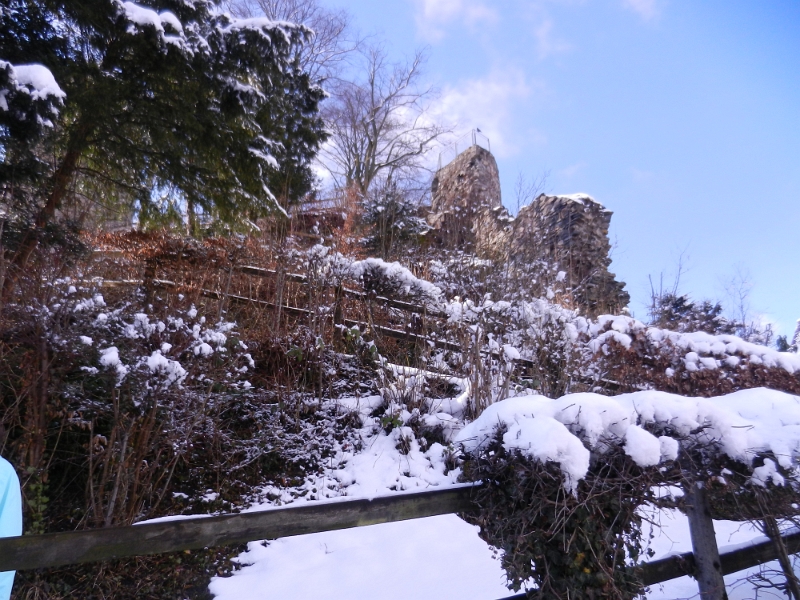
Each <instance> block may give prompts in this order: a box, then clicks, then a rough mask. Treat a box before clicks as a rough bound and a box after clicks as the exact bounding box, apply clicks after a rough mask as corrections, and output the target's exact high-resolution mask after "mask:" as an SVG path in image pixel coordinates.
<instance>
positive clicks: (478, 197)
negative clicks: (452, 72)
mask: <svg viewBox="0 0 800 600" xmlns="http://www.w3.org/2000/svg"><path fill="white" fill-rule="evenodd" d="M611 215H612V213H611V211H610V210H607V209H606V208H605V207H604V206H603V205H602V204H600V203H599V202H597V201H596V200H594V199H593V198H592V197H591V196H588V195H586V194H574V195H571V196H547V195H545V194H541V195H540V196H538V197H537V198H536V199H535V200H534V201H533V202H531V204H529V205H527V206H524V207H522V208H521V209H520V211H519V214H518V215H517V216H516V217H512V216H511V215H509V214H508V211H507V210H506V209H505V207H503V205H502V203H501V196H500V175H499V171H498V169H497V163H496V162H495V160H494V157H493V156H492V155H491V153H490V152H489V151H488V150H485V149H484V148H481V147H479V146H472V147H471V148H469V149H467V150H465V151H464V152H462V153H461V154H459V155H458V156H457V157H456V159H455V160H454V161H453V162H451V163H450V164H448V165H447V166H445V167H444V168H442V169H440V170H439V171H438V172H437V173H436V176H435V177H434V180H433V183H432V185H431V211H430V213H429V215H428V223H429V224H430V225H431V227H432V228H433V233H434V239H435V241H436V243H437V244H439V245H441V246H444V247H448V248H452V249H460V250H464V251H466V252H474V253H475V254H477V255H478V256H479V257H481V258H490V259H493V260H501V261H508V262H510V263H511V265H512V266H516V267H517V268H519V269H520V270H521V269H522V267H524V266H525V265H530V264H532V263H533V262H534V261H539V260H545V261H547V262H548V263H551V264H555V265H557V268H558V269H559V270H561V271H564V273H565V274H566V281H565V286H566V288H567V289H568V290H569V291H570V294H571V296H572V298H573V301H574V303H575V304H576V306H578V307H580V308H581V309H582V310H584V311H585V312H587V313H589V314H600V313H603V312H619V311H620V310H622V309H623V308H625V307H626V306H627V305H628V301H629V296H628V293H627V292H626V291H625V290H624V287H625V284H624V283H621V282H619V281H617V280H616V279H615V277H614V274H613V273H611V272H609V270H608V267H609V266H610V265H611V258H610V256H609V253H610V251H611V245H610V243H609V240H608V228H609V224H610V223H611Z"/></svg>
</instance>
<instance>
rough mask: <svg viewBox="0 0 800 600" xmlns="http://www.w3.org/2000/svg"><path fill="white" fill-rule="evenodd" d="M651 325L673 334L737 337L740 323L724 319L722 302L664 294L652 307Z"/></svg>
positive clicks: (654, 300) (683, 295)
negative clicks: (700, 333) (713, 302)
mask: <svg viewBox="0 0 800 600" xmlns="http://www.w3.org/2000/svg"><path fill="white" fill-rule="evenodd" d="M650 324H651V325H655V326H656V327H661V328H663V329H669V330H671V331H679V332H688V331H705V332H706V333H711V334H724V333H728V334H735V333H736V330H737V326H736V323H733V322H731V321H729V320H728V319H726V318H725V317H724V316H722V306H721V305H720V303H719V302H717V303H715V304H712V303H711V302H709V301H708V300H703V301H702V302H694V301H692V300H691V299H690V298H689V296H688V295H686V294H682V295H680V296H679V295H677V294H672V293H664V294H662V295H661V296H658V297H654V298H653V301H652V306H651V308H650Z"/></svg>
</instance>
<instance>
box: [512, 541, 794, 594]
mask: <svg viewBox="0 0 800 600" xmlns="http://www.w3.org/2000/svg"><path fill="white" fill-rule="evenodd" d="M783 543H784V544H785V545H786V549H787V551H788V553H789V554H796V553H798V552H800V532H794V533H790V534H788V535H785V536H783ZM777 559H778V551H777V550H776V548H775V544H774V543H773V542H772V540H767V541H765V542H758V543H755V544H752V545H746V546H742V547H740V548H737V549H736V550H731V551H729V552H723V553H721V554H720V562H721V563H722V574H723V575H730V574H731V573H736V572H738V571H743V570H744V569H749V568H750V567H755V566H758V565H762V564H764V563H768V562H771V561H773V560H777ZM640 568H641V578H642V583H643V584H644V585H645V586H651V585H655V584H657V583H663V582H665V581H669V580H670V579H676V578H678V577H683V576H684V575H693V574H694V572H695V561H694V554H693V553H691V552H685V553H683V554H677V555H675V556H668V557H667V558H662V559H659V560H654V561H651V562H647V563H644V564H642V565H641V567H640ZM524 598H526V596H525V594H516V595H514V596H508V597H507V598H502V599H501V600H523V599H524Z"/></svg>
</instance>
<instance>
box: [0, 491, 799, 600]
mask: <svg viewBox="0 0 800 600" xmlns="http://www.w3.org/2000/svg"><path fill="white" fill-rule="evenodd" d="M478 485H479V484H478ZM475 487H476V485H464V486H460V487H454V488H447V489H441V490H434V491H425V492H414V493H405V494H403V493H400V494H394V495H391V496H382V497H379V498H375V499H372V500H338V501H330V502H318V503H313V504H303V505H299V506H288V507H282V508H273V509H268V510H262V511H254V512H246V513H238V514H229V515H218V516H208V517H204V516H201V517H194V516H193V517H187V518H181V519H177V520H169V521H159V522H154V523H143V524H141V525H133V526H130V527H108V528H103V529H90V530H86V531H70V532H64V533H47V534H44V535H28V536H19V537H10V538H0V571H9V570H26V569H40V568H47V567H57V566H63V565H69V564H79V563H86V562H95V561H103V560H113V559H118V558H125V557H131V556H144V555H148V554H159V553H162V552H177V551H182V550H196V549H199V548H206V547H213V546H223V545H229V544H240V543H245V542H249V541H253V540H260V539H274V538H280V537H290V536H295V535H304V534H308V533H320V532H323V531H334V530H338V529H348V528H352V527H362V526H366V525H376V524H379V523H389V522H395V521H405V520H409V519H419V518H423V517H432V516H437V515H444V514H449V513H459V512H469V511H470V509H471V508H473V505H472V502H471V496H472V491H473V489H474V488H475ZM783 541H784V544H785V545H786V548H787V550H788V552H789V553H790V554H793V553H797V552H800V532H793V533H791V534H789V535H786V536H784V537H783ZM777 557H778V556H777V551H776V549H775V545H774V544H773V542H772V541H766V542H761V543H757V544H753V545H750V546H746V547H742V548H738V549H736V550H733V551H731V552H726V553H723V554H722V555H721V560H722V571H723V573H724V574H726V575H727V574H729V573H735V572H736V571H740V570H742V569H746V568H748V567H753V566H756V565H758V564H762V563H765V562H769V561H772V560H775V559H776V558H777ZM638 568H639V570H640V577H641V579H642V582H643V583H644V585H647V586H649V585H654V584H656V583H661V582H663V581H668V580H670V579H674V578H676V577H682V576H684V575H691V574H693V573H694V569H695V564H694V555H693V554H692V553H691V552H687V553H685V554H680V555H676V556H670V557H668V558H663V559H661V560H656V561H652V562H648V563H643V564H641V565H639V567H638ZM524 597H525V595H524V594H521V595H516V596H511V597H509V598H506V599H504V600H521V599H522V598H524Z"/></svg>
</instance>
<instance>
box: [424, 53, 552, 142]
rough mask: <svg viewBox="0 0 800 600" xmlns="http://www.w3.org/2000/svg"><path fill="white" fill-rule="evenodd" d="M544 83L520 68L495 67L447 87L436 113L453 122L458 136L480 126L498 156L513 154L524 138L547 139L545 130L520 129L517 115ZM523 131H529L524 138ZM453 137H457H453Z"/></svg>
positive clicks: (436, 117)
mask: <svg viewBox="0 0 800 600" xmlns="http://www.w3.org/2000/svg"><path fill="white" fill-rule="evenodd" d="M541 87H542V85H541V84H538V83H535V82H531V81H529V80H528V79H527V77H526V76H525V73H524V72H522V71H521V70H519V69H513V68H505V69H494V70H493V71H492V72H490V73H489V74H488V75H487V76H486V77H483V78H476V79H468V80H465V81H462V82H461V83H460V84H459V85H457V86H449V87H445V89H444V90H443V91H442V94H441V96H440V98H439V100H438V102H437V103H436V106H434V107H433V110H432V113H433V114H432V117H433V118H434V119H437V120H440V121H441V122H446V123H449V124H451V125H452V126H453V128H454V131H455V135H454V138H453V139H455V138H456V137H457V136H458V135H460V134H463V133H466V132H468V131H470V130H471V129H475V128H480V129H481V131H482V132H483V134H484V135H486V136H487V137H488V138H489V140H490V143H491V146H492V153H493V154H495V155H496V156H500V157H503V156H510V155H513V154H514V153H515V152H517V151H518V150H519V147H520V145H521V143H522V142H523V141H526V142H530V141H531V139H533V141H534V142H536V143H543V142H544V138H543V136H542V135H541V134H538V133H532V134H531V133H530V132H524V131H520V128H519V125H518V123H516V122H515V119H514V115H515V114H518V113H519V112H520V111H521V110H524V109H521V108H520V107H519V106H515V105H517V104H518V103H519V102H521V101H524V100H527V99H529V98H530V96H531V95H532V92H533V91H534V90H535V89H537V88H541ZM522 135H527V139H525V140H523V139H522V138H521V136H522ZM450 141H453V140H450Z"/></svg>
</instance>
